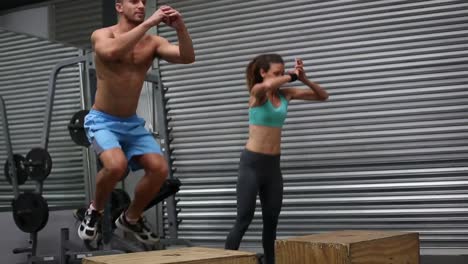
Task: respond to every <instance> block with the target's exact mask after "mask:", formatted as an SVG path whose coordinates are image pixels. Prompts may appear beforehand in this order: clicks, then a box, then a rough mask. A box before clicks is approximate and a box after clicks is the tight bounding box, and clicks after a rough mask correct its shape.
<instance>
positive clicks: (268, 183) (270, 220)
mask: <svg viewBox="0 0 468 264" xmlns="http://www.w3.org/2000/svg"><path fill="white" fill-rule="evenodd" d="M265 176H266V177H268V179H264V181H263V182H264V184H263V185H262V186H261V188H260V193H259V195H260V201H261V203H262V219H263V233H262V243H263V250H264V254H265V264H274V263H275V240H276V227H277V225H278V217H279V214H280V211H281V206H282V204H283V177H282V175H281V170H280V169H279V167H278V168H277V169H276V170H275V171H273V172H272V173H271V174H270V175H265Z"/></svg>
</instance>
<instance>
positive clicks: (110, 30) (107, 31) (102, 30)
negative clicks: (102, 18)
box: [92, 26, 114, 36]
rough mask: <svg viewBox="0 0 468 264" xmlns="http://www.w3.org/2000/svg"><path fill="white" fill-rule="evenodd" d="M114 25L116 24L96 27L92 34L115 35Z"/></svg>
mask: <svg viewBox="0 0 468 264" xmlns="http://www.w3.org/2000/svg"><path fill="white" fill-rule="evenodd" d="M113 27H114V26H110V27H105V28H99V29H96V30H94V31H93V34H92V35H94V36H96V35H107V36H112V35H114V33H113V32H114V31H113Z"/></svg>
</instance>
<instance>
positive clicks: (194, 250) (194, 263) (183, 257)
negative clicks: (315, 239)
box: [82, 247, 257, 264]
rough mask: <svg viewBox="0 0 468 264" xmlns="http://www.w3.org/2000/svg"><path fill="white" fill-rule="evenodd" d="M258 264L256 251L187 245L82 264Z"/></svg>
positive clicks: (96, 258) (114, 256) (100, 258)
mask: <svg viewBox="0 0 468 264" xmlns="http://www.w3.org/2000/svg"><path fill="white" fill-rule="evenodd" d="M176 263H183V264H257V257H256V254H255V253H251V252H242V251H234V250H224V249H214V248H202V247H186V248H178V249H168V250H157V251H146V252H138V253H130V254H118V255H109V256H99V257H90V258H85V259H84V260H83V262H82V264H176Z"/></svg>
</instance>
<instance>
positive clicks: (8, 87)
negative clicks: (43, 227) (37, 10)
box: [0, 29, 85, 210]
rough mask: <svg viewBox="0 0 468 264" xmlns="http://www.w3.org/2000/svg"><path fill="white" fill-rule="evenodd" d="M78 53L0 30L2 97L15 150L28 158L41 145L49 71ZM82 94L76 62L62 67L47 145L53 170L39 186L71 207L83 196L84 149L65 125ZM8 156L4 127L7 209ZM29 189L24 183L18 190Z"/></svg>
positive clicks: (1, 181) (0, 187)
mask: <svg viewBox="0 0 468 264" xmlns="http://www.w3.org/2000/svg"><path fill="white" fill-rule="evenodd" d="M78 55H79V50H78V49H76V48H73V47H66V46H64V45H63V44H59V43H52V42H50V41H46V40H42V39H39V38H36V37H31V36H26V35H22V34H18V33H13V32H9V31H6V30H3V29H0V95H1V96H2V97H3V99H4V100H5V105H6V108H7V114H8V121H9V125H10V134H11V141H12V147H13V151H14V153H17V154H21V155H23V156H26V154H27V153H28V152H29V151H30V150H31V148H33V147H37V146H40V143H41V135H42V133H43V122H44V113H45V103H46V96H47V86H48V81H49V74H50V72H51V71H52V68H53V67H54V66H55V65H56V64H57V62H59V61H61V60H64V59H68V58H72V57H75V56H78ZM80 94H81V92H80V72H79V69H78V66H74V67H69V68H65V69H63V70H62V71H61V73H60V74H59V75H58V80H57V91H56V95H55V103H54V108H53V112H52V124H51V130H50V139H49V146H48V151H49V152H50V154H51V156H52V161H53V166H52V167H53V168H52V173H51V174H50V176H49V177H48V178H47V179H46V181H45V182H44V190H43V194H44V197H45V198H46V199H47V201H48V203H49V206H51V207H53V206H72V207H73V206H76V205H81V204H83V203H84V200H85V192H84V165H83V150H82V148H81V147H79V146H76V145H75V144H74V143H73V142H72V141H71V139H70V136H69V134H68V129H67V124H68V121H69V120H70V118H71V117H72V116H73V114H74V113H75V112H76V111H78V110H79V109H81V99H80V98H81V96H80ZM1 122H3V120H1ZM6 157H7V153H6V148H5V142H4V132H3V129H2V130H1V131H0V163H1V170H0V210H6V209H8V208H9V207H10V201H11V199H12V198H13V193H12V188H11V186H10V185H9V184H8V183H7V182H6V181H5V177H4V172H3V164H4V162H5V160H6ZM33 187H34V184H33V182H31V181H28V182H27V183H26V184H25V185H23V186H21V187H20V189H21V190H27V189H33Z"/></svg>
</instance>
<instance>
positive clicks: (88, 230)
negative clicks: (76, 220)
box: [78, 208, 102, 240]
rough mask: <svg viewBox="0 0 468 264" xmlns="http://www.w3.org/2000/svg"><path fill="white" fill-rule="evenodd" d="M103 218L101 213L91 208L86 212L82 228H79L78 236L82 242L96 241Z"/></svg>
mask: <svg viewBox="0 0 468 264" xmlns="http://www.w3.org/2000/svg"><path fill="white" fill-rule="evenodd" d="M101 217H102V215H101V213H99V212H98V211H96V210H91V209H90V208H89V209H88V210H86V212H85V214H84V217H83V220H82V221H81V224H80V227H78V236H79V237H80V238H81V239H82V240H95V239H96V237H97V235H98V231H99V225H100V222H101Z"/></svg>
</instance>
